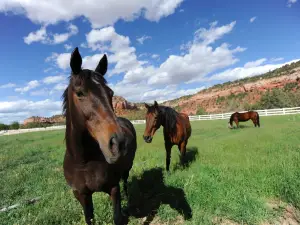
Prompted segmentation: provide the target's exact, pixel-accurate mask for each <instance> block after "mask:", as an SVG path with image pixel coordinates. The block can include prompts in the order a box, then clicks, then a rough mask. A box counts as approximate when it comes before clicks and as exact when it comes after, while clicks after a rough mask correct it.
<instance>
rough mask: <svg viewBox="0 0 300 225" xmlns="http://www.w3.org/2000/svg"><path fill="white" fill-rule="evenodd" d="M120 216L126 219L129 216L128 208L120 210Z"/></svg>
mask: <svg viewBox="0 0 300 225" xmlns="http://www.w3.org/2000/svg"><path fill="white" fill-rule="evenodd" d="M122 215H123V216H127V217H128V216H130V213H129V209H128V207H126V208H124V209H122Z"/></svg>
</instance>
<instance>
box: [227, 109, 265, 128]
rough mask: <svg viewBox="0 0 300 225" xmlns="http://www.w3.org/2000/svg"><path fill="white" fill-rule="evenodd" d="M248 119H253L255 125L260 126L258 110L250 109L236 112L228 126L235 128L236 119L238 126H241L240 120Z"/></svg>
mask: <svg viewBox="0 0 300 225" xmlns="http://www.w3.org/2000/svg"><path fill="white" fill-rule="evenodd" d="M248 120H252V122H253V124H254V126H255V127H256V126H258V127H260V123H259V115H258V113H257V112H254V111H249V112H244V113H239V112H235V113H233V114H232V115H231V116H230V119H229V122H228V127H229V128H233V126H232V122H233V121H234V122H235V124H236V127H239V122H246V121H248Z"/></svg>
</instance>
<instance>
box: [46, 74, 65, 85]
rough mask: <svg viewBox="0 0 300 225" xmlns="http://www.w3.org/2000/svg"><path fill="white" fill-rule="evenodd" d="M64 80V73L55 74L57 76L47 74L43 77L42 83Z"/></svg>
mask: <svg viewBox="0 0 300 225" xmlns="http://www.w3.org/2000/svg"><path fill="white" fill-rule="evenodd" d="M64 81H66V76H65V75H57V76H48V77H45V78H44V79H43V83H45V84H55V83H60V82H64Z"/></svg>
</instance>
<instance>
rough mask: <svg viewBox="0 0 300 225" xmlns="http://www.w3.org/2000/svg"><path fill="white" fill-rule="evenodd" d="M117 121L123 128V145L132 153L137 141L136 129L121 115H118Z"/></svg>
mask: <svg viewBox="0 0 300 225" xmlns="http://www.w3.org/2000/svg"><path fill="white" fill-rule="evenodd" d="M117 121H118V123H119V124H120V126H121V127H122V129H123V132H124V136H125V139H126V144H125V146H126V147H127V150H128V152H132V153H133V154H134V153H135V151H136V148H137V143H136V131H135V128H134V126H133V124H132V123H131V122H130V121H129V120H128V119H126V118H123V117H118V118H117Z"/></svg>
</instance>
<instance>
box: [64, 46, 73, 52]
mask: <svg viewBox="0 0 300 225" xmlns="http://www.w3.org/2000/svg"><path fill="white" fill-rule="evenodd" d="M64 47H65V49H66V50H67V51H68V50H70V49H72V48H73V47H72V45H70V44H65V45H64Z"/></svg>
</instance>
